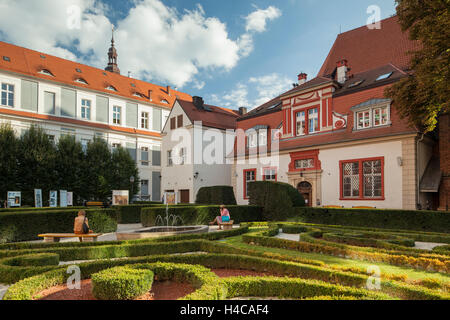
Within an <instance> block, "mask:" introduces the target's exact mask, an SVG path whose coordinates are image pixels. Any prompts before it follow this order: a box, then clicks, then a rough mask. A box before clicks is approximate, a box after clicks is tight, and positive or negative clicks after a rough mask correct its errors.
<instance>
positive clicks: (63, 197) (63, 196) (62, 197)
mask: <svg viewBox="0 0 450 320" xmlns="http://www.w3.org/2000/svg"><path fill="white" fill-rule="evenodd" d="M59 205H60V207H61V208H65V207H67V190H59Z"/></svg>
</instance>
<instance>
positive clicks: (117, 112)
mask: <svg viewBox="0 0 450 320" xmlns="http://www.w3.org/2000/svg"><path fill="white" fill-rule="evenodd" d="M121 123H122V107H118V106H114V107H113V124H118V125H120V124H121Z"/></svg>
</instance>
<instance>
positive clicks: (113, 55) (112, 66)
mask: <svg viewBox="0 0 450 320" xmlns="http://www.w3.org/2000/svg"><path fill="white" fill-rule="evenodd" d="M117 57H118V55H117V50H116V48H115V47H114V26H112V37H111V47H110V48H109V50H108V66H107V67H106V68H105V70H106V71H109V72H114V73H117V74H120V69H119V67H118V66H117Z"/></svg>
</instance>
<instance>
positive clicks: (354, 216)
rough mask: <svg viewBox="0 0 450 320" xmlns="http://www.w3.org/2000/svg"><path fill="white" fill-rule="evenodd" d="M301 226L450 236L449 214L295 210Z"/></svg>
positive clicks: (321, 209)
mask: <svg viewBox="0 0 450 320" xmlns="http://www.w3.org/2000/svg"><path fill="white" fill-rule="evenodd" d="M295 210H296V218H298V219H299V220H301V221H302V222H308V223H317V224H328V225H345V226H357V227H372V228H384V229H403V230H417V231H434V232H445V233H450V212H448V211H417V210H390V209H334V208H307V207H303V208H296V209H295Z"/></svg>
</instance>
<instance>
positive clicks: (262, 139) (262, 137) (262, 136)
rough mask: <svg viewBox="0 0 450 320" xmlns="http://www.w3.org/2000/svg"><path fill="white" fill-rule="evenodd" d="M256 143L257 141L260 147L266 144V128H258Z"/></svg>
mask: <svg viewBox="0 0 450 320" xmlns="http://www.w3.org/2000/svg"><path fill="white" fill-rule="evenodd" d="M258 143H259V146H260V147H265V146H267V130H266V129H262V130H259V133H258Z"/></svg>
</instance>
